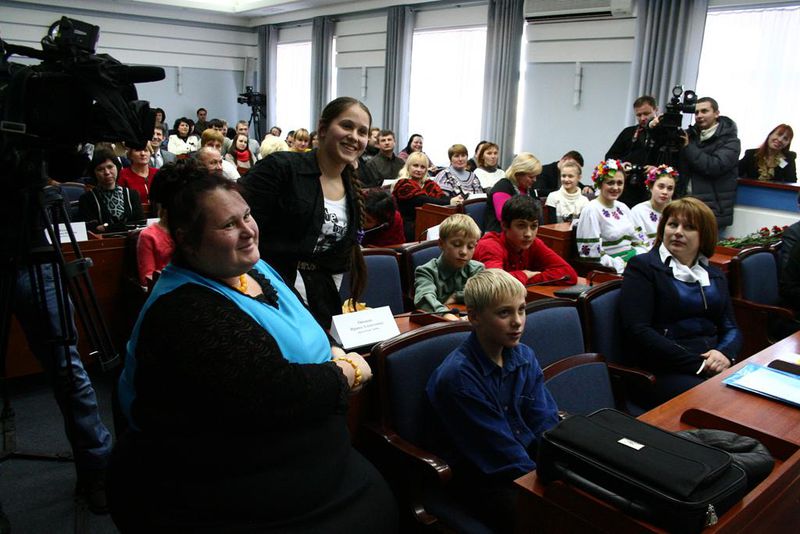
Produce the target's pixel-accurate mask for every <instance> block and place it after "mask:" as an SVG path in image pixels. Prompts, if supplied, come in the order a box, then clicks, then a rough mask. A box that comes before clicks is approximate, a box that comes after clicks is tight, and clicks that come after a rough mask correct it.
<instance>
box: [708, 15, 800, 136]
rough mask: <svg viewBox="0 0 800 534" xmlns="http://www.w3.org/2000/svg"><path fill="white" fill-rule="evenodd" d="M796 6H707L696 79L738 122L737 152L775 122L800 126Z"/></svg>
mask: <svg viewBox="0 0 800 534" xmlns="http://www.w3.org/2000/svg"><path fill="white" fill-rule="evenodd" d="M798 28H800V7H797V6H794V7H781V8H769V9H747V10H735V11H730V10H728V11H709V13H708V16H707V18H706V29H705V34H704V36H703V51H702V54H701V56H700V72H699V76H698V78H697V94H698V96H711V97H713V98H714V99H715V100H716V101H717V102H719V106H720V114H722V115H725V116H727V117H730V118H732V119H733V120H734V121H736V124H737V125H738V127H739V138H740V139H741V140H742V151H744V150H745V149H747V148H755V147H758V146H760V145H761V143H763V142H764V139H766V137H767V134H768V133H769V132H770V131H771V130H772V129H773V128H774V127H775V126H777V125H778V124H781V123H786V124H789V125H791V126H792V127H793V128H795V129H796V130H797V129H798V128H800V106H798V98H797V95H798V94H800V55H798V53H797V51H798V50H800V32H798V31H797V30H798Z"/></svg>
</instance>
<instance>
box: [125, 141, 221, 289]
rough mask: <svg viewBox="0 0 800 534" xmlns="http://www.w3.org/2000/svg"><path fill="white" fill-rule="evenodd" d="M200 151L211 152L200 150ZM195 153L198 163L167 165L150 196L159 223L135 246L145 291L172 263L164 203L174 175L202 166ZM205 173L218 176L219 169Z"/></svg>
mask: <svg viewBox="0 0 800 534" xmlns="http://www.w3.org/2000/svg"><path fill="white" fill-rule="evenodd" d="M203 150H209V151H211V150H213V149H211V148H208V149H200V152H202V151H203ZM200 152H198V157H197V160H193V159H186V160H181V161H180V162H178V163H169V164H167V165H165V166H164V167H162V169H161V170H159V172H158V175H157V178H156V180H154V183H153V188H152V191H151V194H150V198H151V199H152V201H153V203H154V205H158V222H156V223H154V224H151V225H149V226H148V227H147V228H145V229H144V230H142V231H141V233H140V234H139V239H138V240H137V242H136V264H137V267H138V273H139V284H140V285H141V286H142V287H144V288H150V287H152V284H153V280H154V278H155V276H156V275H157V274H160V273H161V271H162V270H164V267H166V266H167V264H168V263H169V262H170V261H171V260H172V254H173V252H174V251H175V243H174V241H173V240H172V237H170V235H169V227H168V224H167V200H168V198H167V197H168V193H169V191H170V187H171V186H170V184H174V183H175V181H176V180H177V178H176V176H175V175H176V174H177V175H182V174H183V173H185V172H187V171H185V170H184V168H185V167H194V166H201V167H202V165H203V164H202V163H201V157H200V156H199V154H200ZM206 170H207V171H208V172H219V169H215V170H213V171H212V170H209V169H206Z"/></svg>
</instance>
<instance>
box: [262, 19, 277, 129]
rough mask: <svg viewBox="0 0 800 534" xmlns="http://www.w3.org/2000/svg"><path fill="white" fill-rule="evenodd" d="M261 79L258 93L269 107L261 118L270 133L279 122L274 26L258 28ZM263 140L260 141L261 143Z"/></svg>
mask: <svg viewBox="0 0 800 534" xmlns="http://www.w3.org/2000/svg"><path fill="white" fill-rule="evenodd" d="M258 54H259V73H260V74H259V78H258V92H259V93H263V94H265V95H266V97H267V105H266V107H265V109H264V114H263V115H262V117H261V121H262V124H261V126H262V129H263V130H264V133H265V134H266V133H268V132H269V129H270V128H271V127H273V126H275V122H276V121H277V110H276V105H275V91H274V88H275V87H276V80H277V69H278V67H277V65H278V27H277V26H275V25H273V24H267V25H265V26H259V28H258ZM260 141H261V139H259V142H260Z"/></svg>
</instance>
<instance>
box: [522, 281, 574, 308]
mask: <svg viewBox="0 0 800 534" xmlns="http://www.w3.org/2000/svg"><path fill="white" fill-rule="evenodd" d="M578 285H589V283H588V281H587V280H586V278H584V277H582V276H579V277H578ZM570 287H572V286H564V285H547V286H532V287H528V288H526V289H527V290H528V296H527V297H526V298H525V300H526V301H527V302H531V301H534V300H540V299H554V298H559V297H556V296H555V295H554V293H555V292H556V291H558V290H559V289H568V288H570Z"/></svg>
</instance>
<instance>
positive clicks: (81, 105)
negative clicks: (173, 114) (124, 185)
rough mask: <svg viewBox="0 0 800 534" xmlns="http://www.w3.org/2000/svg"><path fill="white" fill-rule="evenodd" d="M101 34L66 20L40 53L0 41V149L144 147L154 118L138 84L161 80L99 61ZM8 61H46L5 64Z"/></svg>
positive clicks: (153, 72)
mask: <svg viewBox="0 0 800 534" xmlns="http://www.w3.org/2000/svg"><path fill="white" fill-rule="evenodd" d="M99 32H100V28H99V27H98V26H94V25H92V24H87V23H85V22H81V21H79V20H74V19H70V18H68V17H62V18H61V20H59V21H57V22H55V23H53V24H52V25H51V26H50V28H49V30H48V33H47V35H46V36H45V37H44V38H43V39H42V50H37V49H34V48H29V47H26V46H20V45H13V44H10V43H7V42H5V41H2V40H0V51H2V58H0V136H1V137H0V141H1V143H0V149H2V152H6V151H7V150H9V149H11V150H21V149H28V148H30V149H34V148H39V149H48V150H49V149H59V148H64V149H67V148H71V149H73V150H74V149H75V148H76V147H77V145H78V144H80V143H85V142H91V143H97V142H99V141H109V142H120V141H123V142H125V144H126V145H127V146H129V147H134V148H139V147H144V146H145V145H146V144H147V142H148V141H149V140H150V138H151V137H152V136H153V127H154V125H155V112H154V111H152V110H151V109H150V106H149V104H148V103H147V102H146V101H143V100H138V99H137V98H138V96H137V93H136V88H135V87H134V84H135V83H139V82H151V81H158V80H163V79H164V69H162V68H160V67H147V66H137V67H131V66H127V65H123V64H122V63H120V62H119V61H117V60H116V59H114V58H113V57H111V56H109V55H107V54H95V47H96V45H97V40H98V37H99ZM11 55H19V56H24V57H29V58H34V59H39V60H41V63H39V64H38V65H33V66H29V65H23V64H19V63H12V62H9V61H8V58H9V57H10V56H11Z"/></svg>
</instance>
